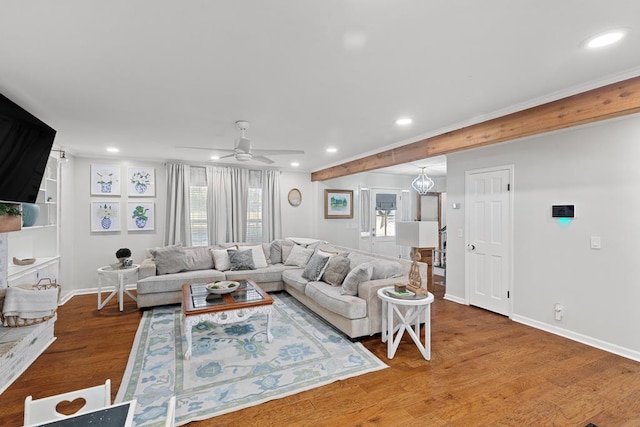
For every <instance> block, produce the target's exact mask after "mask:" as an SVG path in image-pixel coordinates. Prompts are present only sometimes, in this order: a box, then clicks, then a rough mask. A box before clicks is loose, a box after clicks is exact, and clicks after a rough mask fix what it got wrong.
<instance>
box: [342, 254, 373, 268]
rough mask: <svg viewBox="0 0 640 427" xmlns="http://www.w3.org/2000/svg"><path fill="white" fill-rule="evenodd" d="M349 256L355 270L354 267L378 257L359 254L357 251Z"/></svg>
mask: <svg viewBox="0 0 640 427" xmlns="http://www.w3.org/2000/svg"><path fill="white" fill-rule="evenodd" d="M348 258H349V259H350V260H351V269H352V270H353V269H354V268H356V267H357V266H358V265H360V264H363V263H365V262H371V261H373V260H374V259H376V258H373V257H370V256H367V255H362V254H359V253H357V252H351V253H350V254H349V255H348Z"/></svg>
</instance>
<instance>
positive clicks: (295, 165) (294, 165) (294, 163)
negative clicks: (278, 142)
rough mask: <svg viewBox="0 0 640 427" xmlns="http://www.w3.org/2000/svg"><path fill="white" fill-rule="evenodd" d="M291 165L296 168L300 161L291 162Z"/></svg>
mask: <svg viewBox="0 0 640 427" xmlns="http://www.w3.org/2000/svg"><path fill="white" fill-rule="evenodd" d="M291 166H293V167H294V168H297V167H298V166H300V163H298V162H291Z"/></svg>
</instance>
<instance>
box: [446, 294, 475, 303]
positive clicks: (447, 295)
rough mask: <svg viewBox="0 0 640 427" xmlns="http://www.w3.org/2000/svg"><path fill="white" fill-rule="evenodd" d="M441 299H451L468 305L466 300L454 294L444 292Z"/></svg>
mask: <svg viewBox="0 0 640 427" xmlns="http://www.w3.org/2000/svg"><path fill="white" fill-rule="evenodd" d="M443 299H446V300H447V301H451V302H455V303H458V304H462V305H469V304H467V302H466V301H465V300H464V298H460V297H457V296H455V295H451V294H448V293H446V292H445V294H444V297H443Z"/></svg>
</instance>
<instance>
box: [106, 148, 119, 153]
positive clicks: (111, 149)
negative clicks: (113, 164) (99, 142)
mask: <svg viewBox="0 0 640 427" xmlns="http://www.w3.org/2000/svg"><path fill="white" fill-rule="evenodd" d="M107 151H108V152H110V153H117V152H119V151H120V149H119V148H116V147H107Z"/></svg>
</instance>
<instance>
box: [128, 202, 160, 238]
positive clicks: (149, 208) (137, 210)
mask: <svg viewBox="0 0 640 427" xmlns="http://www.w3.org/2000/svg"><path fill="white" fill-rule="evenodd" d="M155 219H156V212H155V204H154V203H153V202H138V201H136V202H127V230H129V231H145V230H155Z"/></svg>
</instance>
